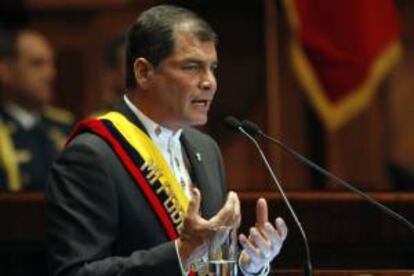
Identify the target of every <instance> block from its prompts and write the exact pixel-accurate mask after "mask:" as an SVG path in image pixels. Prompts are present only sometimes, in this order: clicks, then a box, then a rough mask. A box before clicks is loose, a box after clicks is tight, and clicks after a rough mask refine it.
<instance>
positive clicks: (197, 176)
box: [181, 129, 215, 218]
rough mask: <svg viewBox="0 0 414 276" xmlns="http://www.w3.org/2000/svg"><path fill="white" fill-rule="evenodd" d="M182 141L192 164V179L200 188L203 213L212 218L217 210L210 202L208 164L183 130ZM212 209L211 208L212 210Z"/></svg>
mask: <svg viewBox="0 0 414 276" xmlns="http://www.w3.org/2000/svg"><path fill="white" fill-rule="evenodd" d="M181 143H182V145H183V147H184V151H185V154H186V156H187V158H188V161H189V162H190V165H191V180H192V181H193V184H194V185H195V186H196V187H197V188H198V189H199V190H200V192H201V195H202V198H201V213H202V215H203V216H204V217H206V218H210V217H211V216H213V215H214V212H215V210H212V209H211V208H210V207H211V206H210V205H209V204H206V203H207V202H209V199H208V198H209V197H210V191H209V185H211V183H209V178H208V174H207V169H206V166H205V165H206V164H205V163H204V160H203V156H202V155H201V150H200V149H198V147H197V145H196V144H195V143H194V142H193V141H192V140H191V139H190V138H189V137H188V133H187V132H186V131H185V129H184V131H183V134H182V136H181ZM210 209H211V210H210Z"/></svg>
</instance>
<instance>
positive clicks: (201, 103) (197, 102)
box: [191, 100, 210, 107]
mask: <svg viewBox="0 0 414 276" xmlns="http://www.w3.org/2000/svg"><path fill="white" fill-rule="evenodd" d="M191 102H192V103H193V104H195V105H197V106H202V107H207V105H208V103H209V102H210V101H209V100H193V101H191Z"/></svg>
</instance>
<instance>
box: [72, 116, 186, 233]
mask: <svg viewBox="0 0 414 276" xmlns="http://www.w3.org/2000/svg"><path fill="white" fill-rule="evenodd" d="M82 132H91V133H94V134H96V135H98V136H100V137H101V138H103V139H104V140H105V141H106V142H107V143H108V144H109V145H110V146H111V148H112V150H113V151H114V152H115V154H116V155H117V157H118V158H119V160H120V161H121V163H122V165H123V166H124V167H125V169H126V170H127V171H128V173H129V175H130V176H131V178H132V179H133V181H134V182H135V183H136V185H137V186H138V188H139V189H140V190H141V192H142V193H144V195H145V197H146V199H147V200H148V204H149V205H150V206H151V207H152V210H153V211H154V213H155V215H156V216H157V218H158V220H159V222H160V224H161V226H162V228H163V229H164V231H165V233H166V235H167V236H168V238H169V239H170V240H174V239H176V238H177V237H178V231H179V229H180V228H181V227H182V225H183V221H184V216H185V214H186V212H187V208H188V204H189V200H188V197H187V196H186V195H185V193H184V191H183V189H182V187H181V186H180V185H179V183H178V181H177V179H176V178H175V176H174V174H173V172H172V171H171V169H170V167H169V166H168V164H167V162H166V161H165V159H164V157H163V156H162V154H161V152H160V151H159V150H158V147H157V146H156V145H155V144H154V142H153V141H152V140H151V139H150V138H149V137H148V135H147V134H146V133H144V132H143V131H142V130H141V129H139V128H138V127H137V126H136V125H134V124H133V123H131V122H130V121H129V120H128V119H127V118H126V117H125V116H124V115H122V114H120V113H118V112H110V113H107V114H105V115H103V116H101V117H99V118H98V119H88V120H85V121H82V122H81V123H79V124H78V125H77V127H76V129H75V131H74V132H73V133H72V134H71V135H70V137H69V139H68V141H67V143H69V141H71V140H72V139H73V138H74V137H75V136H77V135H79V134H80V133H82Z"/></svg>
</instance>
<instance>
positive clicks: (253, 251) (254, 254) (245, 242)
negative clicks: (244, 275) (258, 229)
mask: <svg viewBox="0 0 414 276" xmlns="http://www.w3.org/2000/svg"><path fill="white" fill-rule="evenodd" d="M239 241H240V244H241V246H242V247H243V250H245V251H246V253H247V255H249V257H250V258H251V259H257V258H259V252H258V250H257V248H256V247H255V246H254V245H253V244H252V243H251V242H250V241H249V239H248V238H247V237H246V236H245V235H243V234H240V235H239Z"/></svg>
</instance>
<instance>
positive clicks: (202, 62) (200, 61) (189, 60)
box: [181, 58, 218, 66]
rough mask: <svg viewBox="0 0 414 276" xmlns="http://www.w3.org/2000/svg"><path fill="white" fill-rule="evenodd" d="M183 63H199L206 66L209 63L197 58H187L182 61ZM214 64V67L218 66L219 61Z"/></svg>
mask: <svg viewBox="0 0 414 276" xmlns="http://www.w3.org/2000/svg"><path fill="white" fill-rule="evenodd" d="M181 62H182V63H197V64H206V63H207V62H206V61H204V60H201V59H197V58H186V59H183V60H182V61H181ZM212 64H213V65H214V66H217V65H218V61H213V62H212Z"/></svg>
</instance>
